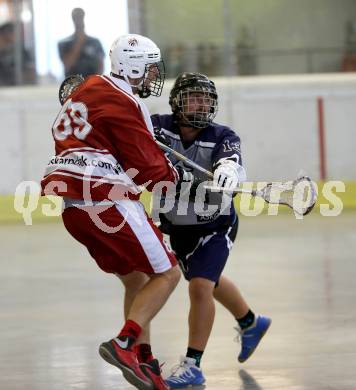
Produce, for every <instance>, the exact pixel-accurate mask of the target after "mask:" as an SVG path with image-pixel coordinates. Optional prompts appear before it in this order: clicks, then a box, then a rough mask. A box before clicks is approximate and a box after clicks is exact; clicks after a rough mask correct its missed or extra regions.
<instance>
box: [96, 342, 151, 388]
mask: <svg viewBox="0 0 356 390" xmlns="http://www.w3.org/2000/svg"><path fill="white" fill-rule="evenodd" d="M124 344H125V342H123V341H122V340H120V339H119V338H115V339H112V340H110V341H108V342H106V343H102V344H101V345H100V347H99V354H100V356H101V357H102V358H103V359H104V360H105V361H107V362H108V363H110V364H112V365H114V366H116V367H117V368H119V369H120V370H121V371H122V375H123V376H124V378H125V379H126V380H127V381H128V382H129V383H131V385H133V386H135V387H136V388H137V389H140V390H154V387H153V384H152V382H151V381H150V379H149V378H148V377H147V376H146V375H145V374H144V373H143V372H142V370H141V368H140V365H139V363H138V360H137V356H136V354H135V353H134V352H133V351H132V349H130V348H128V349H125V348H126V347H127V345H126V346H125V345H124Z"/></svg>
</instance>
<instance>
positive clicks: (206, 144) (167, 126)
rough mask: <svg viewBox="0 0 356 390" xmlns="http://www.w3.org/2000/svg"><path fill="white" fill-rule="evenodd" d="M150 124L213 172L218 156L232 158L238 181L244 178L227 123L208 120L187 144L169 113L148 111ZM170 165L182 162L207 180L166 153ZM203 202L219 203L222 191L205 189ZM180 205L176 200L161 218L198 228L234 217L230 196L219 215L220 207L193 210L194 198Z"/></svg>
mask: <svg viewBox="0 0 356 390" xmlns="http://www.w3.org/2000/svg"><path fill="white" fill-rule="evenodd" d="M151 119H152V124H153V127H156V128H160V129H161V130H162V131H163V133H164V134H165V136H166V137H167V138H168V139H169V140H170V142H171V147H172V148H173V149H175V150H176V151H177V152H179V153H181V154H183V155H184V156H186V157H187V158H189V159H190V160H193V161H194V162H195V163H197V164H198V165H200V166H202V167H203V168H205V169H207V170H209V171H210V172H213V171H214V169H215V167H216V166H217V165H218V164H219V161H221V160H222V159H227V158H228V159H229V160H233V161H234V162H235V163H236V164H237V165H238V170H239V177H240V180H241V181H244V180H245V179H246V173H245V170H244V168H243V166H242V159H241V149H240V138H239V136H238V135H237V134H236V133H235V132H234V131H232V130H231V129H230V128H229V127H227V126H222V125H219V124H217V123H212V124H210V125H209V126H208V127H207V128H205V129H203V130H202V131H201V132H200V133H199V134H198V136H197V138H196V139H195V140H194V141H193V142H192V143H190V144H188V145H187V144H186V143H183V142H182V140H181V138H180V134H179V129H178V126H177V124H176V123H175V121H174V116H173V115H158V114H156V115H152V116H151ZM168 158H169V159H170V160H171V162H172V163H173V165H174V166H179V165H180V166H182V167H184V169H185V170H189V171H191V172H192V173H193V174H194V176H196V177H197V178H199V179H201V180H207V177H206V176H205V175H204V174H203V173H201V172H200V171H198V170H196V169H193V168H191V167H189V166H187V165H184V163H183V162H182V161H180V160H178V159H177V158H176V157H175V156H173V155H168ZM205 198H206V199H205V203H206V205H207V206H208V205H221V202H222V195H221V194H220V193H216V192H210V193H209V192H208V193H207V194H206V196H205ZM182 210H183V211H184V207H181V205H180V208H178V200H176V202H175V205H174V207H173V209H172V210H171V211H168V212H167V213H165V214H164V217H165V219H167V221H168V222H169V223H171V224H173V225H175V226H177V225H199V227H200V228H203V227H204V228H206V229H207V230H214V229H215V228H217V227H219V226H227V225H230V224H232V223H233V221H234V220H235V219H236V212H235V209H234V205H233V202H232V200H231V201H230V203H229V209H228V210H226V211H225V212H224V213H223V215H221V212H220V210H217V211H216V212H214V213H204V212H202V213H197V212H196V210H195V208H194V199H190V200H189V201H188V204H187V210H186V212H182Z"/></svg>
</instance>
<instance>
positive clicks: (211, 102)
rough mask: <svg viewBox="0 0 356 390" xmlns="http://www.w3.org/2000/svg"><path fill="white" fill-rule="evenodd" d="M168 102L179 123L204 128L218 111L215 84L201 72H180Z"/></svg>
mask: <svg viewBox="0 0 356 390" xmlns="http://www.w3.org/2000/svg"><path fill="white" fill-rule="evenodd" d="M169 104H170V106H171V107H172V112H173V113H174V114H175V115H176V116H177V118H178V121H179V123H180V124H181V125H184V124H185V125H188V126H191V127H195V128H198V129H204V128H205V127H207V126H209V124H210V123H211V122H212V121H213V120H214V118H215V116H216V114H217V112H218V94H217V92H216V88H215V84H214V83H213V81H211V80H209V78H208V77H207V76H205V75H203V74H200V73H188V72H185V73H182V74H180V75H179V76H178V77H177V79H176V81H175V83H174V85H173V88H172V90H171V93H170V95H169Z"/></svg>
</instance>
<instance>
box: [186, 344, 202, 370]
mask: <svg viewBox="0 0 356 390" xmlns="http://www.w3.org/2000/svg"><path fill="white" fill-rule="evenodd" d="M203 353H204V351H198V350H197V349H194V348H190V347H188V349H187V354H186V355H185V356H186V357H189V358H193V359H195V365H196V366H197V367H200V360H201V357H202V356H203Z"/></svg>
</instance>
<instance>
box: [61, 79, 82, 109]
mask: <svg viewBox="0 0 356 390" xmlns="http://www.w3.org/2000/svg"><path fill="white" fill-rule="evenodd" d="M83 81H84V77H83V76H82V75H80V74H73V75H71V76H68V77H66V78H65V79H64V81H63V82H62V84H61V85H60V87H59V93H58V98H59V102H60V103H61V105H62V106H63V104H64V102H65V101H66V100H67V98H68V97H69V95H70V94H72V93H73V92H74V91H75V90H76V89H77V88H78V87H79V85H80V84H82V82H83Z"/></svg>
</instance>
